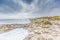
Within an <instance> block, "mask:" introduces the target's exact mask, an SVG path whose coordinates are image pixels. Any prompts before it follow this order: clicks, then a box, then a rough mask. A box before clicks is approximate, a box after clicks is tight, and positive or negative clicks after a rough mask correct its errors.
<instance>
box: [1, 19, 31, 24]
mask: <svg viewBox="0 0 60 40" xmlns="http://www.w3.org/2000/svg"><path fill="white" fill-rule="evenodd" d="M27 23H30V20H29V19H0V24H27Z"/></svg>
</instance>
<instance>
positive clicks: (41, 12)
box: [0, 0, 60, 19]
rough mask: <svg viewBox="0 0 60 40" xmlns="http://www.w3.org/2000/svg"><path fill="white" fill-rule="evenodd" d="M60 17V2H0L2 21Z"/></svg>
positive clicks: (11, 0)
mask: <svg viewBox="0 0 60 40" xmlns="http://www.w3.org/2000/svg"><path fill="white" fill-rule="evenodd" d="M39 16H40V17H41V16H60V0H0V19H22V18H23V19H24V18H32V17H39Z"/></svg>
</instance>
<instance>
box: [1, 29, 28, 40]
mask: <svg viewBox="0 0 60 40" xmlns="http://www.w3.org/2000/svg"><path fill="white" fill-rule="evenodd" d="M26 36H28V30H25V29H23V28H20V29H19V28H17V29H14V30H12V31H10V32H6V33H3V34H0V40H23V39H24V38H25V37H26Z"/></svg>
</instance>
